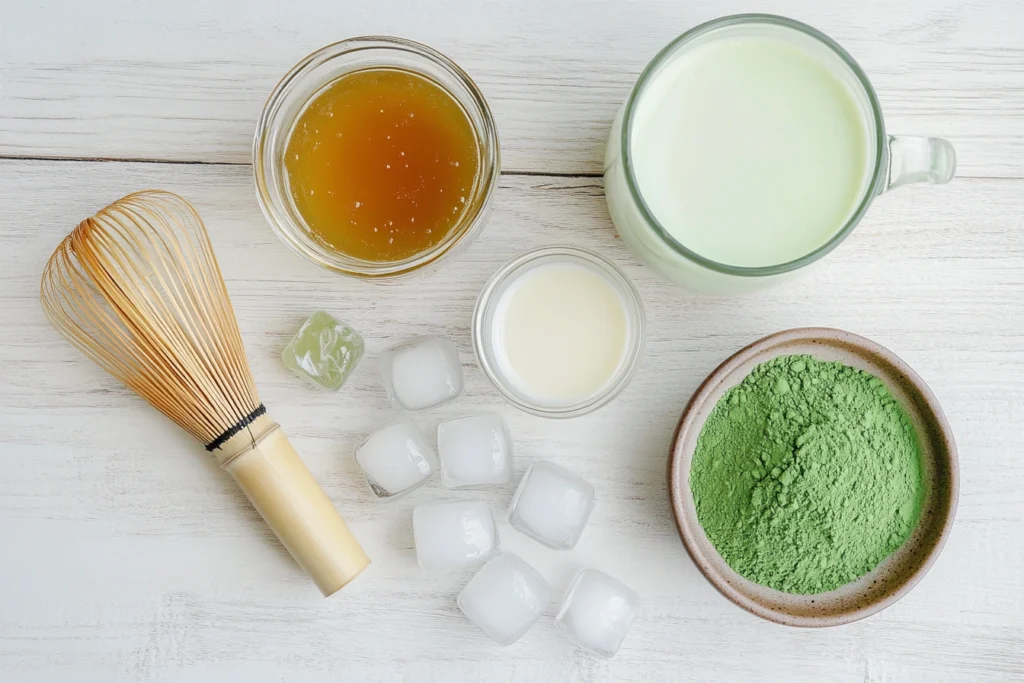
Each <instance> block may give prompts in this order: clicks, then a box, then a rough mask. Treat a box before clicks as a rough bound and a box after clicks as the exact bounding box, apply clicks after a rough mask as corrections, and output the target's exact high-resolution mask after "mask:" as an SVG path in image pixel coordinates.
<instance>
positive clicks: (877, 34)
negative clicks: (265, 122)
mask: <svg viewBox="0 0 1024 683" xmlns="http://www.w3.org/2000/svg"><path fill="white" fill-rule="evenodd" d="M9 5H10V6H9V7H7V8H5V10H4V12H3V14H2V16H0V155H6V156H16V157H20V156H54V157H100V158H108V157H113V158H142V159H162V160H176V161H206V162H217V163H247V162H248V161H249V159H250V149H251V143H252V131H253V128H254V125H255V121H256V119H257V117H258V116H259V113H260V110H261V108H262V106H263V103H264V101H265V100H266V98H267V96H268V95H269V94H270V91H271V89H272V88H273V86H274V84H275V83H276V82H277V80H278V79H279V78H280V77H281V76H282V75H283V74H284V73H285V72H286V71H287V70H288V69H289V68H290V67H291V66H292V65H293V64H294V63H295V62H297V61H298V60H299V59H300V58H302V57H303V56H304V55H306V54H307V53H309V52H311V51H313V50H315V49H317V48H319V47H321V46H322V45H326V44H328V43H331V42H334V41H337V40H341V39H343V38H347V37H351V36H356V35H365V34H391V35H400V36H404V37H407V38H412V39H414V40H419V41H422V42H425V43H428V44H430V45H432V46H434V47H436V48H438V49H440V50H441V51H442V52H445V53H446V54H448V55H449V56H450V57H452V58H453V59H455V60H456V61H457V62H458V63H460V64H461V65H462V66H463V67H465V68H466V70H467V71H468V72H469V73H470V74H471V75H472V76H473V77H474V78H475V79H476V80H477V81H478V82H479V84H480V86H481V88H482V89H483V92H484V93H485V95H486V96H487V97H488V99H489V101H490V103H491V106H492V108H493V110H494V114H495V118H496V120H497V122H498V128H499V131H500V134H501V139H502V146H503V155H502V156H503V162H504V167H505V169H506V170H508V171H515V172H524V171H525V172H543V173H552V174H599V173H600V172H601V168H602V155H603V149H604V139H605V137H606V136H607V131H608V128H609V125H610V123H611V120H612V118H613V116H614V114H615V111H616V110H617V108H618V106H619V105H620V104H621V102H622V101H623V100H624V99H625V97H626V95H627V93H628V92H629V89H630V87H631V86H632V84H633V83H634V81H635V80H636V77H637V75H638V74H639V73H640V71H641V70H642V68H643V66H644V65H645V64H646V63H647V62H648V61H649V60H650V59H651V58H652V57H653V56H654V54H655V53H656V52H657V51H658V50H659V49H660V48H661V47H662V46H664V45H665V44H667V43H668V42H669V41H670V40H671V39H672V38H674V37H675V36H677V35H678V34H680V33H681V32H683V31H684V30H686V29H688V28H690V27H692V26H694V25H696V24H698V23H700V22H702V21H706V20H708V19H712V18H714V17H716V16H721V15H724V14H731V13H736V12H749V11H762V12H773V13H777V14H783V15H787V16H791V17H793V18H795V19H799V20H802V21H805V22H807V23H809V24H811V25H813V26H816V27H817V28H819V29H821V30H823V31H825V32H826V33H828V34H829V35H831V36H832V37H833V38H835V39H836V40H837V41H838V42H839V43H840V44H842V45H843V46H844V47H846V48H847V49H848V50H849V51H850V53H851V54H853V55H854V57H856V58H857V59H858V61H859V62H860V63H861V65H862V66H863V67H864V69H865V70H866V72H867V73H868V74H869V75H870V76H871V79H872V81H873V83H874V85H875V87H876V89H877V91H878V95H879V98H880V100H881V103H882V106H883V110H884V112H885V114H886V119H887V128H888V129H889V131H890V132H893V133H904V134H917V135H937V136H944V137H948V138H949V139H950V140H951V141H952V142H953V144H954V146H955V147H956V148H957V151H958V156H959V162H960V173H961V175H966V176H984V177H1018V178H1019V177H1024V116H1022V115H1021V112H1022V111H1024V42H1022V39H1021V36H1022V35H1024V3H1022V2H1014V1H1010V2H1007V1H1006V0H935V1H929V2H926V1H923V0H862V1H860V2H856V3H849V2H848V3H833V2H820V1H818V0H765V1H762V2H755V3H750V2H742V1H741V0H695V1H693V2H685V3H682V2H675V1H673V0H643V2H620V1H619V0H559V1H558V2H552V1H550V0H517V1H515V2H507V1H506V0H485V1H481V2H473V1H471V0H443V1H441V2H432V3H422V2H417V1H416V0H348V1H346V2H324V1H322V0H290V1H289V2H283V3H282V2H276V0H250V1H248V2H240V1H238V0H231V1H229V2H215V3H211V2H209V1H208V0H160V1H158V2H146V3H136V2H132V0H110V1H109V2H103V3H79V2H73V1H70V0H64V1H61V2H54V1H53V0H50V1H44V2H32V3H28V2H17V3H16V2H11V3H9Z"/></svg>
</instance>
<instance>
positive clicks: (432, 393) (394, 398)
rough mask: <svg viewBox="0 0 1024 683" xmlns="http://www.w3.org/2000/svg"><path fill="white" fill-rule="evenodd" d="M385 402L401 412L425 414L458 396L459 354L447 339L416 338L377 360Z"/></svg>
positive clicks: (460, 372)
mask: <svg viewBox="0 0 1024 683" xmlns="http://www.w3.org/2000/svg"><path fill="white" fill-rule="evenodd" d="M381 374H382V375H383V380H384V388H385V390H386V391H387V393H388V399H389V400H390V401H391V404H392V405H393V406H395V407H396V408H400V409H402V410H426V409H427V408H433V407H435V406H439V405H441V404H442V403H444V402H446V401H450V400H452V399H453V398H455V397H456V396H458V395H459V394H461V393H462V365H461V364H460V363H459V354H458V352H457V351H456V350H455V347H454V346H453V345H452V343H451V342H450V341H448V340H447V339H441V338H440V337H419V338H417V339H413V340H411V341H408V342H405V343H404V344H399V345H398V346H396V347H395V348H393V349H391V350H390V351H388V352H386V353H385V354H384V356H383V357H382V358H381Z"/></svg>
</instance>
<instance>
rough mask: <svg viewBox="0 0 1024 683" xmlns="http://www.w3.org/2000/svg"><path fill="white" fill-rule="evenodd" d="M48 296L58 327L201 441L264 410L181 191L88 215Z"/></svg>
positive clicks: (58, 259)
mask: <svg viewBox="0 0 1024 683" xmlns="http://www.w3.org/2000/svg"><path fill="white" fill-rule="evenodd" d="M40 291H41V298H42V302H43V309H44V310H45V312H46V314H47V316H48V318H49V319H50V321H51V322H52V323H53V325H54V327H56V328H57V329H58V330H59V331H60V332H61V333H62V334H64V336H65V337H67V338H68V339H69V340H70V341H71V342H72V343H73V344H74V345H75V346H77V347H78V348H79V349H81V350H82V351H83V352H84V353H85V354H86V355H87V356H88V357H89V358H91V359H92V360H93V361H95V362H96V363H97V364H98V365H100V366H101V367H102V368H103V369H105V370H107V371H108V372H109V373H110V374H112V375H114V376H115V377H117V378H118V379H119V380H121V381H122V382H124V384H126V385H127V386H128V387H130V388H131V389H133V390H134V391H136V392H137V393H138V394H139V395H140V396H142V397H143V398H144V399H146V400H147V401H149V403H150V404H152V405H153V406H154V407H156V408H157V409H158V410H160V411H161V412H163V413H165V414H166V415H167V416H168V417H169V418H171V419H172V420H174V422H176V423H177V424H178V425H180V426H181V427H182V428H184V429H185V430H187V431H188V432H190V433H191V434H193V435H194V436H195V437H196V438H198V439H199V440H201V441H203V442H204V443H206V444H210V443H211V442H214V441H215V440H217V438H218V437H220V436H221V435H222V434H224V433H225V432H226V431H228V430H230V429H231V428H232V427H233V426H234V425H236V424H237V423H238V422H239V421H241V420H244V419H245V418H246V416H248V415H250V414H251V413H252V412H253V411H255V410H256V409H257V407H258V406H259V405H260V400H259V394H258V393H257V391H256V385H255V383H254V381H253V379H252V375H251V373H250V371H249V366H248V361H247V359H246V356H245V350H244V347H243V346H242V341H241V336H240V334H239V331H238V324H237V322H236V320H235V316H234V311H233V310H232V308H231V302H230V300H229V298H228V294H227V289H226V287H225V286H224V284H223V278H222V277H221V272H220V267H219V265H218V264H217V260H216V257H215V256H214V254H213V248H212V246H211V244H210V241H209V237H208V236H207V234H206V230H205V228H204V227H203V223H202V220H201V219H200V218H199V215H198V214H197V213H196V211H195V209H193V208H192V206H191V205H189V204H188V203H187V202H186V201H185V200H183V199H181V198H180V197H178V196H177V195H173V194H171V193H168V192H160V191H146V192H140V193H135V194H132V195H128V196H127V197H124V198H123V199H121V200H120V201H118V202H115V203H114V204H111V205H110V206H108V207H107V208H105V209H103V210H102V211H100V212H99V213H97V214H96V215H95V216H93V217H92V218H89V219H86V220H85V221H82V223H81V224H79V226H78V227H77V228H76V229H75V230H74V231H73V232H72V233H71V234H70V235H69V236H68V237H67V238H66V239H65V240H64V241H63V242H62V243H61V245H60V247H58V249H57V251H56V252H55V253H54V255H53V256H52V257H51V259H50V261H49V262H48V263H47V266H46V269H45V271H44V274H43V281H42V285H41V290H40Z"/></svg>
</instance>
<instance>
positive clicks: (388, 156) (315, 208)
mask: <svg viewBox="0 0 1024 683" xmlns="http://www.w3.org/2000/svg"><path fill="white" fill-rule="evenodd" d="M285 169H286V171H287V174H288V185H289V189H290V192H291V195H292V199H293V200H294V202H295V207H296V209H297V210H298V212H299V213H300V214H301V215H302V218H303V219H304V221H305V223H306V225H307V227H308V228H309V230H310V231H311V232H312V233H313V235H314V236H315V237H316V239H318V240H319V241H320V242H321V243H322V244H324V245H325V246H326V247H328V248H330V249H332V250H334V251H337V252H340V253H342V254H345V255H347V256H350V257H353V258H357V259H361V260H364V261H374V262H392V261H401V260H403V259H407V258H410V257H412V256H415V255H417V254H420V253H423V252H425V251H427V250H429V249H431V248H432V247H434V246H436V245H437V244H439V243H440V242H442V241H443V240H444V239H445V237H446V236H447V235H448V234H449V233H450V232H451V231H452V230H453V229H454V228H455V227H456V226H457V225H458V224H459V222H460V220H461V219H462V217H463V215H464V214H465V212H466V211H467V209H468V208H469V206H470V202H471V196H472V194H473V192H474V189H475V183H476V182H477V175H478V172H479V169H480V150H479V144H478V142H477V139H476V134H475V132H474V129H473V126H472V124H471V122H470V120H469V118H468V116H467V115H466V113H465V111H464V110H463V108H462V106H461V105H460V104H459V103H458V102H457V101H456V100H455V98H454V97H452V96H451V95H450V94H449V93H448V92H447V91H446V90H444V89H443V88H442V87H441V86H439V85H438V84H437V83H435V82H433V81H431V80H429V79H427V78H425V77H423V76H420V75H418V74H415V73H412V72H409V71H405V70H401V69H394V68H387V69H385V68H379V69H366V70H361V71H355V72H352V73H349V74H346V75H344V76H342V77H340V78H338V79H337V80H334V81H332V82H331V83H329V84H328V85H327V86H325V87H324V88H323V89H322V90H321V91H320V92H319V93H317V94H316V95H315V96H314V97H313V98H312V100H311V101H310V102H309V104H308V105H307V106H306V109H305V110H304V111H303V112H302V113H301V114H300V116H299V118H298V119H297V120H296V123H295V126H294V128H293V130H292V133H291V137H290V139H289V141H288V145H287V148H286V150H285Z"/></svg>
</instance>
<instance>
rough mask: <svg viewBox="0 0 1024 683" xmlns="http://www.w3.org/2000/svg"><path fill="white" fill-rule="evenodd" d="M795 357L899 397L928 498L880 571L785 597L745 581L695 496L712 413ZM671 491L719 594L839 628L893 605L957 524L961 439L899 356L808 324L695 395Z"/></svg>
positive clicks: (673, 458) (755, 348) (806, 623)
mask: <svg viewBox="0 0 1024 683" xmlns="http://www.w3.org/2000/svg"><path fill="white" fill-rule="evenodd" d="M789 354H810V355H813V356H815V357H816V358H820V359H822V360H838V361H841V362H843V363H845V364H847V365H850V366H852V367H855V368H859V369H861V370H866V371H867V372H870V373H871V374H873V375H875V376H877V377H878V378H879V379H881V380H882V382H884V383H885V385H886V387H887V388H888V389H889V390H890V391H891V392H892V394H893V395H894V396H895V397H896V398H897V399H898V400H899V401H900V403H901V404H902V405H903V407H904V409H905V410H906V411H907V415H908V416H909V417H910V420H911V423H912V424H913V426H914V429H915V430H916V431H917V435H918V439H919V441H920V444H921V460H922V466H923V467H922V471H923V474H924V478H925V484H926V492H925V499H924V505H923V509H922V512H921V520H920V521H919V522H918V525H917V527H916V528H915V529H914V532H913V533H912V534H911V536H910V538H908V539H907V541H906V542H905V543H904V544H903V545H902V546H901V547H900V548H899V549H898V550H896V551H895V552H894V553H893V554H892V555H890V556H889V557H888V558H886V559H885V560H883V561H882V563H881V564H880V565H878V567H876V568H875V569H873V570H872V571H870V572H868V573H867V574H865V575H864V576H863V577H861V578H860V579H858V580H857V581H854V582H853V583H849V584H846V585H844V586H841V587H840V588H837V589H836V590H833V591H828V592H826V593H818V594H816V595H795V594H790V593H783V592H782V591H777V590H774V589H771V588H767V587H765V586H760V585H758V584H755V583H754V582H752V581H750V580H748V579H746V578H744V577H742V576H740V575H739V574H737V573H736V572H735V571H733V570H732V568H731V567H729V565H728V564H726V563H725V561H724V560H722V558H721V556H720V555H719V554H718V552H717V550H715V548H714V546H713V545H712V544H711V542H710V541H709V540H708V538H707V536H706V535H705V534H704V529H703V528H702V527H701V526H700V522H699V521H698V520H697V513H696V508H695V506H694V504H693V495H692V493H691V491H690V482H689V474H690V463H691V460H692V457H693V448H694V446H695V444H696V440H697V437H698V436H699V434H700V430H701V428H702V427H703V426H704V420H705V418H706V416H707V414H708V413H709V412H710V411H711V409H713V408H714V406H715V404H716V403H717V402H718V400H719V399H720V398H721V396H722V394H724V393H725V391H726V390H727V389H729V388H731V387H733V386H735V385H736V384H738V383H739V382H740V381H741V380H742V379H743V378H744V377H746V376H747V374H749V373H750V371H751V370H752V369H753V368H754V367H755V366H756V365H758V364H759V363H763V362H764V361H766V360H770V359H771V358H775V357H777V356H782V355H789ZM668 488H669V497H670V499H671V503H672V513H673V515H674V516H675V521H676V527H677V528H678V529H679V535H680V537H681V538H682V540H683V545H684V546H685V547H686V550H687V552H688V553H689V554H690V557H691V558H693V561H694V563H695V564H696V565H697V568H698V569H699V570H700V571H701V573H702V574H704V576H705V578H707V580H708V581H710V582H711V585H712V586H714V587H715V588H716V589H717V590H718V592H720V593H721V594H722V595H724V596H725V597H726V598H728V599H729V600H731V601H732V602H734V603H736V604H737V605H738V606H740V607H741V608H743V609H745V610H747V611H748V612H750V613H752V614H755V615H757V616H759V617H762V618H764V619H767V620H769V621H774V622H776V623H779V624H784V625H787V626H800V627H821V626H838V625H840V624H848V623H850V622H853V621H857V620H859V619H863V618H864V617H867V616H869V615H871V614H874V613H876V612H878V611H880V610H883V609H885V608H886V607H888V606H889V605H891V604H893V603H894V602H896V601H897V600H899V599H900V598H902V597H903V596H904V595H906V594H907V593H908V592H909V591H910V589H911V588H913V587H914V586H915V585H917V582H918V581H920V580H921V578H922V577H923V576H924V575H925V573H926V572H927V571H928V569H929V568H930V567H931V566H932V563H933V562H934V561H935V558H936V557H938V555H939V552H940V551H941V550H942V546H943V545H944V544H945V541H946V538H947V537H948V536H949V532H950V530H951V529H952V526H953V518H954V517H955V513H956V504H957V497H958V495H959V488H960V475H959V470H958V464H957V453H956V443H955V442H954V440H953V433H952V431H951V430H950V428H949V423H948V422H947V421H946V417H945V415H943V413H942V408H941V407H940V406H939V403H938V401H937V400H936V398H935V395H934V394H932V392H931V390H930V389H929V388H928V386H927V385H926V384H925V383H924V381H923V380H922V379H921V378H920V377H918V375H917V373H915V372H914V371H913V370H911V369H910V367H909V366H908V365H907V364H906V363H904V362H903V361H902V360H900V358H898V357H897V356H896V354H894V353H892V352H891V351H889V350H888V349H886V348H884V347H883V346H881V345H879V344H876V343H875V342H873V341H871V340H869V339H865V338H864V337H860V336H858V335H855V334H852V333H850V332H844V331H842V330H836V329H830V328H824V327H806V328H797V329H792V330H785V331H783V332H776V333H775V334H770V335H768V336H767V337H764V338H763V339H760V340H758V341H756V342H754V343H753V344H751V345H749V346H747V347H745V348H743V349H741V350H740V351H738V352H737V353H735V354H733V355H732V356H731V357H729V358H728V359H727V360H726V361H725V362H723V363H722V364H721V365H719V366H718V367H717V368H716V369H715V370H714V372H712V373H711V374H710V375H709V376H708V378H707V379H705V380H704V382H703V383H702V384H701V385H700V387H698V389H697V391H696V392H695V393H694V394H693V397H692V398H691V399H690V402H689V403H688V404H687V406H686V409H685V410H684V411H683V414H682V417H681V418H680V420H679V426H678V427H677V428H676V433H675V436H674V437H673V441H672V452H671V455H670V457H669V466H668Z"/></svg>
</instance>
